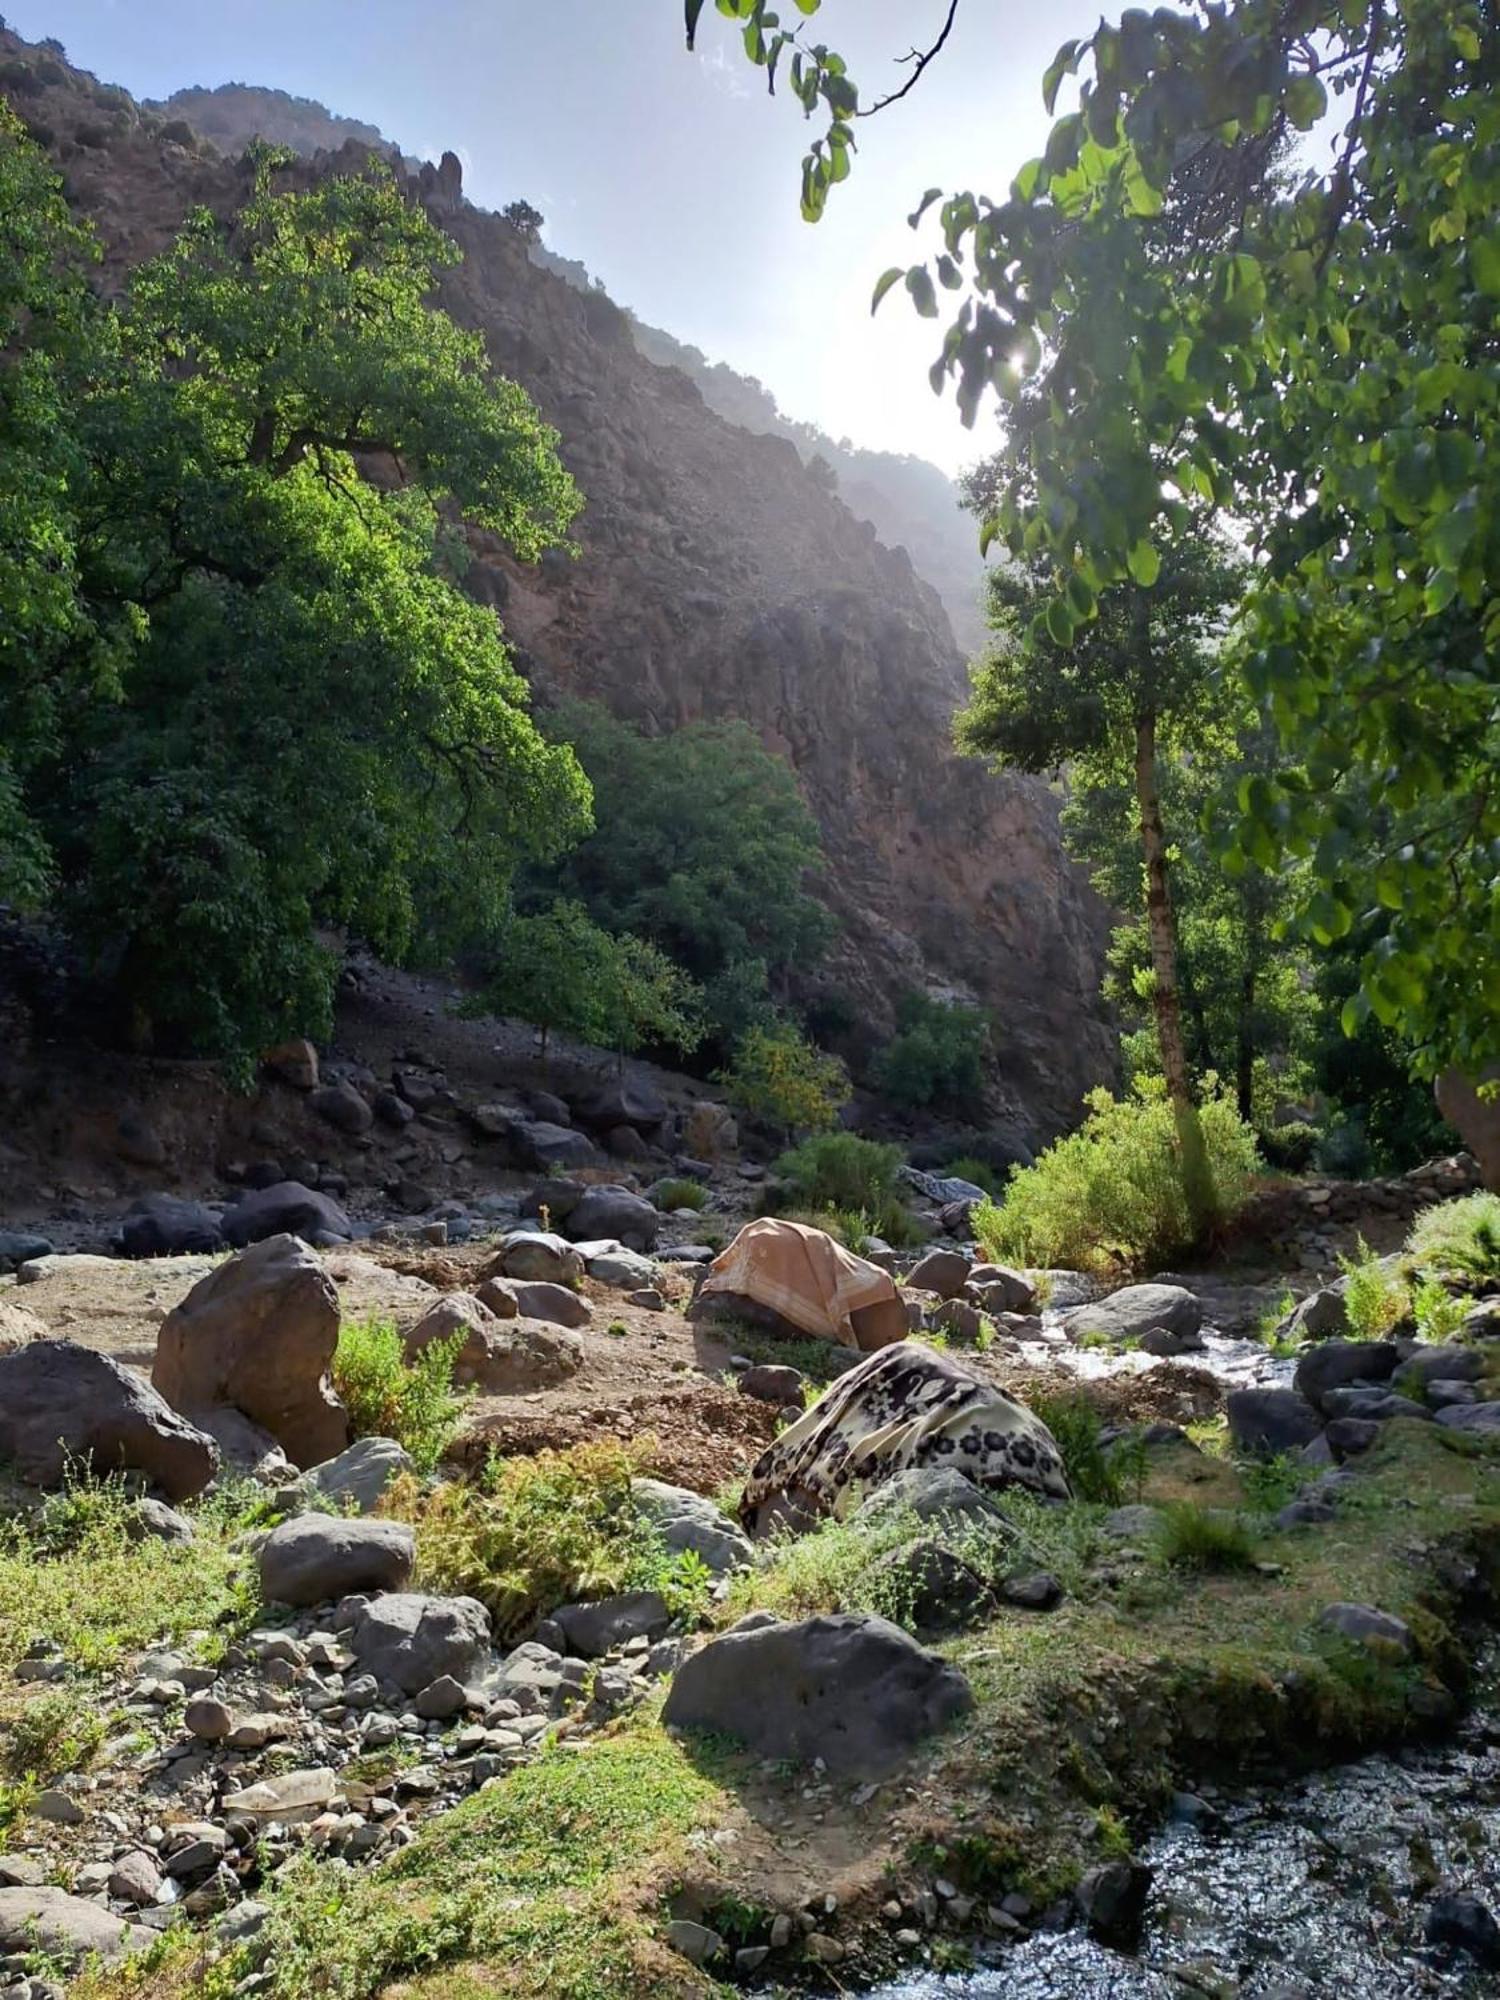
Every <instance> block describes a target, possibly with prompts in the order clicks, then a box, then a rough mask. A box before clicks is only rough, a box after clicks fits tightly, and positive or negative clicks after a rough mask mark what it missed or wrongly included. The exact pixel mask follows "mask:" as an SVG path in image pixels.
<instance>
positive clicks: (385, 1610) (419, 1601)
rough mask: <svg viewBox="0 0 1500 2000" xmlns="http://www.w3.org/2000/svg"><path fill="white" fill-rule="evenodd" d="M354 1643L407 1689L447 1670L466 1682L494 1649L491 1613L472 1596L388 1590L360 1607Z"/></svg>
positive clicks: (359, 1655)
mask: <svg viewBox="0 0 1500 2000" xmlns="http://www.w3.org/2000/svg"><path fill="white" fill-rule="evenodd" d="M350 1643H351V1645H352V1646H353V1648H354V1654H355V1658H356V1659H357V1660H358V1661H359V1664H360V1666H361V1667H363V1668H364V1669H365V1670H366V1672H368V1673H371V1674H373V1675H374V1676H375V1678H376V1679H377V1680H380V1681H391V1682H393V1683H394V1685H395V1686H397V1687H398V1688H400V1689H401V1691H402V1693H403V1694H416V1693H417V1692H418V1690H419V1689H421V1688H424V1687H426V1686H427V1685H428V1684H429V1682H431V1681H435V1680H440V1679H441V1678H442V1676H443V1675H444V1674H451V1675H452V1676H453V1678H454V1680H456V1681H461V1682H463V1683H464V1685H465V1686H467V1685H468V1683H469V1682H470V1681H471V1680H473V1679H474V1678H475V1677H476V1675H477V1673H478V1671H479V1668H480V1666H481V1664H482V1662H483V1660H484V1658H485V1655H486V1654H487V1653H488V1651H489V1645H490V1618H489V1613H488V1612H487V1611H486V1610H485V1608H484V1606H483V1605H482V1604H480V1603H478V1602H477V1601H476V1600H475V1599H474V1598H472V1597H425V1596H422V1595H421V1594H420V1593H416V1592H410V1593H407V1592H403V1593H401V1594H399V1595H397V1594H391V1593H388V1594H386V1595H384V1596H381V1597H374V1598H371V1599H370V1601H369V1603H367V1604H365V1605H362V1606H361V1607H360V1609H359V1611H358V1612H357V1613H356V1614H355V1619H354V1628H353V1633H352V1636H351V1640H350Z"/></svg>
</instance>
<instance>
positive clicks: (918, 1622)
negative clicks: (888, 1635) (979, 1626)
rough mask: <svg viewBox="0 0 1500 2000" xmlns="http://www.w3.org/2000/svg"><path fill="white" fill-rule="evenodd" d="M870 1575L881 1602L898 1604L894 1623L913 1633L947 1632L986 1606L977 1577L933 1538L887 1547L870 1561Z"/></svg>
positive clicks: (983, 1586)
mask: <svg viewBox="0 0 1500 2000" xmlns="http://www.w3.org/2000/svg"><path fill="white" fill-rule="evenodd" d="M874 1573H875V1575H876V1576H878V1577H879V1578H880V1580H881V1583H882V1586H883V1592H882V1595H883V1599H884V1601H886V1602H888V1603H891V1604H893V1605H895V1606H897V1607H899V1611H900V1622H901V1623H902V1624H903V1625H904V1626H906V1627H908V1628H909V1629H910V1630H911V1631H913V1632H919V1633H920V1632H951V1631H954V1630H956V1629H957V1627H959V1626H961V1625H967V1624H970V1623H972V1621H973V1620H974V1619H975V1618H977V1617H979V1616H980V1615H982V1613H983V1612H984V1611H986V1610H987V1609H988V1608H989V1603H990V1591H989V1587H988V1585H987V1584H986V1583H985V1581H984V1579H983V1577H981V1576H980V1574H979V1572H978V1571H977V1570H976V1569H975V1568H974V1567H973V1565H972V1564H970V1563H966V1562H965V1561H964V1559H963V1557H962V1556H959V1555H956V1554H955V1553H954V1552H953V1550H952V1549H948V1548H944V1546H943V1544H942V1543H941V1542H938V1541H933V1540H930V1539H923V1540H921V1541H916V1542H912V1543H911V1544H910V1545H909V1546H908V1547H906V1548H904V1549H892V1550H891V1551H890V1552H889V1553H888V1554H887V1555H884V1556H882V1557H880V1559H879V1560H878V1561H877V1562H876V1564H875V1566H874Z"/></svg>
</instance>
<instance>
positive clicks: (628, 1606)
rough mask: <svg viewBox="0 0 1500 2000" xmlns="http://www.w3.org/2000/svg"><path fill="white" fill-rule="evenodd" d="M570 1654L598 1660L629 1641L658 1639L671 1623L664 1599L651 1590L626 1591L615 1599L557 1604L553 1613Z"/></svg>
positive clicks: (605, 1598) (601, 1598) (670, 1616)
mask: <svg viewBox="0 0 1500 2000" xmlns="http://www.w3.org/2000/svg"><path fill="white" fill-rule="evenodd" d="M552 1617H553V1620H554V1622H555V1623H556V1624H557V1626H558V1627H559V1629H560V1630H561V1632H562V1635H563V1638H564V1639H565V1640H566V1641H567V1646H568V1651H569V1652H570V1653H579V1654H582V1656H583V1658H584V1659H586V1660H597V1659H599V1658H601V1657H602V1656H603V1655H604V1654H605V1653H611V1652H613V1651H614V1649H615V1647H616V1646H623V1645H625V1643H626V1642H627V1641H628V1640H630V1639H659V1638H660V1637H661V1635H662V1633H663V1632H665V1631H666V1629H667V1627H668V1626H669V1625H670V1624H671V1622H672V1613H671V1611H670V1610H669V1609H668V1607H667V1603H666V1600H665V1599H664V1598H663V1597H662V1596H661V1595H660V1594H659V1593H658V1592H657V1591H654V1590H626V1591H622V1592H621V1593H620V1595H619V1596H617V1597H600V1598H595V1599H594V1600H593V1601H592V1602H590V1603H585V1604H563V1605H559V1606H558V1608H557V1610H556V1611H554V1612H553V1614H552Z"/></svg>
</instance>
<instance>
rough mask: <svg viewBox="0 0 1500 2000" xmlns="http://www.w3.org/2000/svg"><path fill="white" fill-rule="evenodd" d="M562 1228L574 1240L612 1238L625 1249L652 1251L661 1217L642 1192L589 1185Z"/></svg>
mask: <svg viewBox="0 0 1500 2000" xmlns="http://www.w3.org/2000/svg"><path fill="white" fill-rule="evenodd" d="M565 1227H566V1229H567V1232H568V1235H569V1236H570V1237H571V1238H572V1240H573V1242H575V1243H587V1242H591V1241H594V1240H596V1239H598V1238H600V1237H605V1236H609V1237H614V1238H615V1239H616V1240H617V1241H619V1242H620V1243H623V1244H624V1245H625V1247H626V1249H627V1250H643V1251H644V1250H654V1249H655V1248H656V1239H657V1236H658V1234H659V1233H660V1230H661V1217H660V1216H659V1215H658V1214H657V1212H656V1210H655V1209H654V1208H653V1207H652V1206H651V1204H650V1202H649V1201H647V1200H646V1199H645V1198H644V1197H643V1196H642V1195H638V1194H632V1192H631V1191H630V1189H629V1188H624V1187H591V1188H589V1189H588V1190H587V1191H586V1192H585V1194H584V1196H583V1199H582V1200H581V1201H580V1202H579V1203H578V1205H577V1207H576V1208H575V1209H574V1210H573V1211H572V1213H571V1214H570V1215H569V1216H568V1218H567V1220H566V1223H565Z"/></svg>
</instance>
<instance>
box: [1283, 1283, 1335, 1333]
mask: <svg viewBox="0 0 1500 2000" xmlns="http://www.w3.org/2000/svg"><path fill="white" fill-rule="evenodd" d="M1348 1331H1349V1308H1348V1305H1347V1303H1346V1301H1345V1299H1344V1295H1343V1293H1342V1292H1341V1291H1339V1290H1338V1288H1337V1287H1336V1286H1333V1285H1330V1286H1327V1287H1326V1288H1325V1289H1324V1290H1323V1291H1320V1292H1309V1293H1308V1295H1307V1297H1306V1298H1305V1299H1303V1300H1301V1301H1300V1302H1299V1303H1298V1304H1297V1305H1296V1306H1294V1307H1293V1308H1292V1310H1291V1312H1289V1313H1288V1314H1287V1316H1286V1318H1285V1319H1284V1320H1283V1321H1282V1322H1281V1324H1280V1326H1278V1327H1277V1329H1276V1334H1277V1338H1278V1339H1281V1340H1341V1339H1342V1338H1343V1336H1344V1335H1345V1334H1346V1333H1347V1332H1348Z"/></svg>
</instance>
